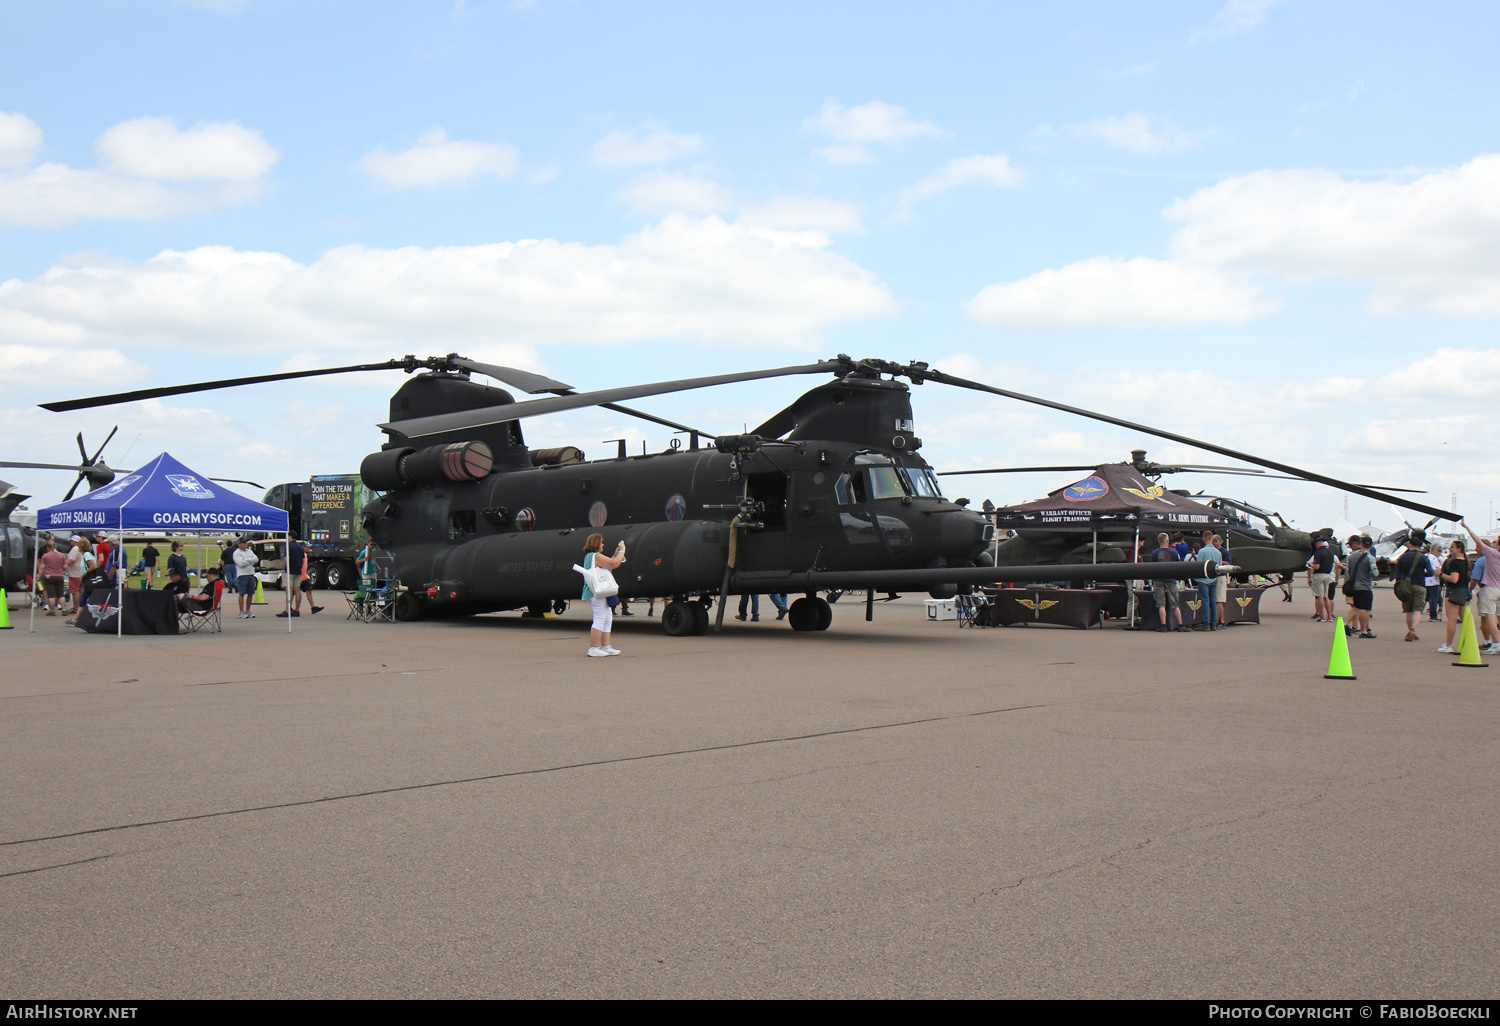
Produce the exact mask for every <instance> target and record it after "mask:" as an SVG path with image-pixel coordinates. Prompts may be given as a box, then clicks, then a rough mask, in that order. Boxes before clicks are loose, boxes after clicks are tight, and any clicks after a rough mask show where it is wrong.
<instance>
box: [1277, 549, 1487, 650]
mask: <svg viewBox="0 0 1500 1026" xmlns="http://www.w3.org/2000/svg"><path fill="white" fill-rule="evenodd" d="M1460 523H1462V522H1460ZM1462 526H1463V528H1464V530H1465V531H1467V532H1468V534H1469V537H1471V538H1472V539H1473V540H1474V546H1475V552H1476V553H1477V555H1478V559H1477V560H1476V561H1475V562H1474V563H1473V564H1472V565H1471V564H1470V562H1469V553H1468V548H1467V546H1466V545H1465V544H1464V541H1463V539H1461V538H1457V539H1454V540H1453V541H1452V542H1451V543H1449V545H1448V550H1447V552H1446V553H1444V551H1443V548H1442V546H1441V545H1436V544H1428V543H1427V538H1426V535H1425V534H1424V533H1423V532H1421V531H1411V532H1409V534H1408V537H1407V539H1406V542H1405V544H1404V545H1403V546H1402V550H1401V553H1400V555H1399V556H1398V557H1397V559H1396V562H1395V564H1394V566H1393V567H1392V569H1391V579H1392V592H1393V593H1394V594H1395V596H1396V599H1397V600H1398V601H1399V602H1400V603H1401V612H1402V616H1403V618H1404V620H1405V627H1406V634H1405V636H1404V637H1403V639H1402V640H1403V641H1407V642H1414V641H1420V640H1421V637H1420V636H1419V635H1418V634H1417V628H1418V627H1419V626H1420V624H1421V621H1422V614H1423V613H1424V611H1425V613H1426V614H1427V620H1428V622H1430V623H1435V624H1444V625H1445V628H1446V629H1445V633H1444V640H1443V644H1442V645H1440V646H1438V649H1437V650H1438V651H1439V652H1450V653H1451V652H1453V651H1455V648H1454V644H1455V641H1456V639H1457V637H1458V632H1459V630H1460V627H1461V625H1462V623H1463V618H1464V616H1465V615H1467V614H1468V612H1469V609H1470V607H1471V606H1472V607H1473V610H1474V614H1475V615H1477V616H1478V617H1479V620H1478V621H1477V622H1476V624H1475V628H1476V631H1475V633H1476V637H1477V639H1478V641H1479V644H1480V652H1482V653H1484V654H1486V655H1496V654H1500V624H1497V610H1496V606H1497V604H1500V553H1497V552H1496V544H1500V538H1497V539H1495V544H1491V543H1490V542H1486V541H1485V540H1484V539H1483V538H1481V537H1479V535H1477V534H1475V533H1474V531H1473V529H1472V528H1470V527H1469V525H1468V524H1466V523H1462ZM1346 547H1347V550H1348V551H1347V553H1346V555H1345V556H1344V558H1343V559H1338V558H1337V557H1335V555H1334V554H1333V551H1332V549H1331V548H1330V547H1329V545H1328V542H1327V540H1326V539H1322V538H1320V539H1318V540H1317V541H1316V542H1315V545H1314V548H1313V554H1312V558H1311V559H1309V560H1308V561H1307V583H1308V586H1309V587H1310V588H1311V590H1312V593H1313V602H1314V611H1313V615H1312V619H1313V620H1315V621H1318V622H1320V623H1331V622H1333V620H1334V619H1335V615H1334V596H1335V595H1336V594H1342V595H1343V596H1344V598H1345V599H1346V600H1347V604H1348V614H1349V615H1348V617H1347V619H1346V620H1345V626H1344V631H1345V633H1346V634H1348V635H1349V636H1350V637H1360V638H1374V637H1375V632H1374V630H1373V629H1371V626H1370V617H1371V615H1372V614H1373V612H1374V609H1375V579H1376V577H1377V576H1378V570H1377V566H1376V559H1375V553H1374V547H1375V543H1374V542H1373V541H1372V540H1371V539H1370V537H1369V536H1368V535H1357V534H1356V535H1350V536H1349V539H1348V541H1347V542H1346Z"/></svg>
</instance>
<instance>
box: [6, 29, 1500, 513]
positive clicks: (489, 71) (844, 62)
mask: <svg viewBox="0 0 1500 1026" xmlns="http://www.w3.org/2000/svg"><path fill="white" fill-rule="evenodd" d="M0 15H3V18H4V23H5V26H6V28H5V31H4V32H3V33H0V239H3V245H0V366H5V367H6V368H7V373H6V376H5V380H4V382H3V383H0V410H4V412H5V418H6V421H7V422H8V423H9V424H10V425H11V430H10V431H8V432H7V437H8V439H10V441H8V442H7V444H6V445H5V446H4V451H6V452H8V453H11V454H12V455H11V456H10V457H8V458H20V459H56V460H59V461H61V460H65V459H67V458H68V456H69V454H70V453H71V452H73V451H75V450H74V444H73V442H72V435H73V434H74V433H75V432H77V431H79V430H83V431H84V432H85V436H86V438H97V439H102V438H103V436H104V434H105V433H107V431H108V430H109V427H110V426H111V425H113V424H115V423H118V424H120V428H121V430H120V435H119V436H118V437H117V439H116V440H115V442H113V443H111V446H110V448H109V449H108V450H107V451H106V457H107V458H111V459H112V461H114V462H119V463H121V464H122V465H130V466H133V465H135V464H137V463H139V462H142V461H144V460H146V459H148V458H150V457H151V456H154V455H155V454H156V453H157V452H159V451H161V450H162V449H170V450H171V451H172V452H173V453H174V454H175V455H177V456H178V457H179V458H181V459H183V460H185V461H186V462H188V463H189V464H192V465H196V466H198V467H199V468H200V469H203V470H205V471H206V472H209V473H221V474H225V475H227V476H233V477H249V478H253V479H255V480H258V481H262V482H264V483H267V484H269V483H272V482H273V481H278V480H287V479H295V478H298V477H305V476H306V475H308V474H314V473H331V472H340V471H347V470H352V469H354V468H355V467H357V466H358V463H359V460H360V458H361V457H362V456H363V455H364V454H365V453H366V452H369V451H372V450H373V449H375V448H377V447H378V444H379V441H380V436H379V434H378V432H377V431H376V430H375V429H374V427H373V424H374V422H376V421H378V420H382V419H384V403H385V400H386V397H387V396H388V395H389V392H390V390H391V388H392V386H393V382H392V380H391V379H390V377H389V376H387V375H366V376H364V377H365V378H366V379H368V380H360V379H357V378H350V379H348V380H344V379H325V380H323V381H321V382H319V383H316V384H296V385H285V386H280V387H265V386H262V387H258V388H255V389H245V390H239V391H238V392H235V393H208V394H204V395H200V396H196V397H182V398H179V399H176V400H171V401H164V402H160V403H152V404H132V405H130V406H125V407H119V408H116V409H114V410H108V411H96V412H92V413H79V414H68V415H56V414H49V413H45V412H43V411H39V410H35V409H34V408H32V404H34V403H35V402H37V401H42V400H47V399H57V398H64V397H70V396H73V395H86V394H94V393H97V392H101V391H112V390H117V389H118V388H124V387H143V386H145V385H149V384H165V383H175V382H182V381H191V380H199V379H204V378H216V377H224V376H232V375H240V374H255V373H266V372H268V371H272V370H276V369H281V368H286V367H301V366H317V365H320V364H340V363H352V362H359V361H365V360H376V359H384V358H387V357H390V356H398V355H401V354H404V353H408V352H411V353H417V354H418V355H426V354H429V353H443V352H448V351H453V350H456V351H459V352H462V353H464V354H466V355H469V356H472V357H475V358H477V359H489V360H492V361H495V362H500V363H510V364H514V365H517V366H524V367H530V368H534V369H538V370H545V371H546V372H548V373H550V374H553V375H555V376H558V377H561V378H563V379H564V380H566V381H569V382H570V383H572V384H574V385H576V386H578V387H580V388H585V389H586V388H592V387H606V386H609V385H618V384H624V383H629V382H635V381H649V380H658V379H666V378H672V377H678V376H683V375H689V374H710V373H717V372H721V371H723V370H728V369H741V368H744V369H749V368H753V367H758V366H768V365H775V364H779V363H784V362H799V361H801V360H802V359H803V358H805V357H811V356H820V355H832V354H833V353H835V352H840V351H842V352H848V353H851V354H853V355H861V356H865V355H867V356H879V357H884V358H891V359H901V360H906V359H924V360H927V361H929V362H930V363H932V364H934V365H936V366H939V367H942V368H945V369H949V370H953V371H955V372H958V373H962V374H965V375H966V376H970V377H978V378H981V379H982V380H987V381H992V382H994V383H996V384H1000V385H1003V386H1006V387H1010V388H1014V389H1017V390H1020V391H1028V392H1033V393H1036V394H1041V395H1045V396H1048V397H1050V398H1055V399H1059V400H1061V401H1064V402H1069V403H1073V404H1076V405H1082V406H1091V407H1094V408H1097V409H1102V410H1104V411H1106V412H1109V413H1113V414H1116V415H1120V416H1124V417H1128V418H1132V419H1137V420H1140V421H1143V422H1146V423H1150V424H1156V425H1158V426H1161V427H1164V428H1168V429H1171V430H1175V431H1179V432H1182V433H1185V434H1188V435H1193V436H1198V437H1205V438H1210V439H1215V440H1218V441H1220V442H1221V443H1223V444H1227V445H1229V446H1231V447H1233V448H1238V449H1243V450H1247V451H1252V452H1259V453H1262V454H1264V455H1266V456H1268V457H1272V458H1275V459H1278V460H1282V461H1285V462H1288V463H1292V464H1295V465H1301V466H1305V467H1308V468H1310V469H1316V470H1320V471H1323V472H1325V473H1332V474H1335V475H1347V476H1348V477H1350V478H1352V479H1357V480H1364V481H1374V482H1375V483H1379V484H1390V485H1404V486H1407V487H1420V488H1427V489H1430V490H1431V493H1432V494H1431V495H1430V496H1429V501H1430V502H1431V503H1432V504H1433V505H1438V506H1443V507H1447V506H1448V505H1449V504H1450V500H1451V497H1452V496H1453V495H1454V494H1455V493H1456V494H1457V497H1458V503H1459V508H1460V509H1462V510H1463V511H1465V512H1466V513H1467V514H1468V515H1469V517H1470V520H1471V521H1472V522H1474V523H1475V524H1476V525H1477V524H1479V523H1481V522H1483V521H1485V520H1486V519H1487V518H1488V515H1489V504H1490V502H1491V501H1492V499H1493V498H1494V497H1495V496H1496V494H1497V493H1500V474H1497V473H1495V472H1494V471H1493V470H1492V469H1491V467H1493V459H1492V457H1491V456H1490V455H1489V449H1490V448H1492V447H1491V446H1488V439H1487V438H1486V437H1485V435H1486V429H1487V428H1490V427H1491V426H1492V425H1493V423H1494V410H1495V408H1496V404H1495V400H1496V398H1497V397H1500V350H1497V348H1496V346H1495V343H1494V340H1493V330H1494V326H1495V323H1496V318H1497V316H1500V205H1497V201H1496V200H1495V198H1494V197H1496V196H1497V195H1500V189H1497V186H1500V157H1496V156H1494V154H1495V151H1496V143H1495V138H1494V136H1495V131H1496V128H1495V126H1496V125H1497V124H1500V118H1497V116H1496V115H1497V112H1496V110H1495V106H1496V103H1497V99H1496V97H1497V95H1500V91H1497V89H1496V82H1495V73H1494V71H1493V67H1492V65H1493V60H1492V56H1491V54H1490V52H1489V51H1490V50H1491V49H1492V44H1493V41H1494V39H1496V38H1497V36H1500V33H1497V31H1496V30H1497V28H1500V25H1497V22H1500V12H1497V9H1496V8H1495V7H1494V6H1493V5H1480V4H1450V5H1446V6H1443V7H1440V8H1437V9H1429V8H1414V7H1411V6H1410V5H1397V4H1378V3H1377V4H1364V5H1360V6H1358V7H1357V8H1351V7H1350V6H1348V5H1341V4H1331V3H1315V2H1302V0H1280V2H1267V0H1229V2H1228V3H1223V2H1217V0H1215V2H1204V3H1188V2H1182V3H1160V4H1152V5H1145V7H1144V8H1142V9H1139V10H1136V9H1126V8H1121V7H1119V6H1118V5H1107V4H1074V5H1045V7H1043V6H1042V5H1031V4H1024V5H1023V4H1014V5H1003V4H998V3H986V4H957V3H955V4H942V5H926V6H922V7H913V6H911V5H886V6H880V5H870V4H818V5H805V4H797V5H792V4H784V5H777V4H768V3H762V4H756V5H742V6H730V5H703V4H670V3H653V4H649V5H631V4H622V3H612V4H594V3H581V2H573V3H560V2H550V0H536V2H533V3H504V2H494V3H489V2H482V0H468V2H462V3H453V2H445V3H428V4H422V3H400V4H378V3H359V4H354V3H339V2H305V3H298V2H292V0H244V2H233V0H217V2H210V0H199V2H188V0H183V2H178V3H145V2H141V3H106V2H93V3H66V2H46V3H43V2H17V0H0ZM802 384H805V383H799V382H798V381H796V380H789V381H782V382H768V383H756V384H746V385H742V386H736V387H734V388H730V389H723V390H717V391H714V392H708V393H688V394H683V395H677V396H670V397H662V398H660V399H658V400H653V401H651V402H650V403H643V404H642V405H643V406H644V407H645V408H648V409H651V410H652V411H654V412H658V413H660V414H663V415H666V416H672V417H674V418H679V419H683V420H687V421H689V422H692V423H701V424H702V425H703V426H705V427H710V428H718V429H722V430H726V431H727V430H732V429H738V428H739V427H740V426H741V425H742V424H745V423H750V424H754V423H755V422H757V421H758V420H759V419H760V418H761V417H763V416H765V415H767V414H769V413H771V412H774V411H775V410H776V409H779V408H780V407H781V406H783V405H786V404H787V403H788V402H790V401H791V399H792V398H793V397H794V396H795V395H796V394H797V392H798V390H799V387H800V385H802ZM914 403H915V407H916V413H917V416H918V428H919V433H920V434H922V435H923V437H924V438H925V439H926V440H927V447H926V449H925V450H924V453H925V455H926V456H927V458H928V459H929V461H931V462H932V463H934V464H935V465H937V466H939V468H940V469H960V468H966V467H981V466H992V465H1005V464H1011V465H1026V464H1036V463H1047V464H1051V463H1073V462H1080V463H1081V462H1088V461H1091V460H1108V459H1116V458H1124V457H1125V455H1126V454H1127V453H1128V451H1129V450H1130V449H1131V448H1137V447H1143V448H1146V449H1148V450H1150V452H1151V454H1152V456H1153V457H1156V458H1159V459H1164V460H1177V461H1184V462H1208V463H1218V462H1223V460H1222V459H1219V458H1216V457H1212V456H1210V455H1209V454H1206V453H1203V452H1201V451H1199V450H1193V449H1187V448H1182V447H1178V446H1174V445H1171V444H1168V443H1165V442H1162V443H1157V442H1154V441H1152V440H1151V439H1149V438H1146V437H1142V436H1139V435H1135V434H1132V433H1130V432H1126V431H1122V430H1118V429H1114V428H1108V427H1105V426H1103V425H1096V424H1092V423H1089V422H1084V421H1078V420H1072V419H1069V418H1066V417H1064V416H1061V415H1054V414H1046V413H1042V412H1041V411H1039V410H1030V409H1027V408H1024V407H1019V406H1016V405H1014V404H1007V403H1005V402H1003V401H1000V400H993V401H992V400H989V399H984V398H981V397H978V396H972V397H971V396H969V395H966V394H963V393H956V392H953V391H951V390H941V389H937V388H935V387H934V386H931V385H929V386H924V387H923V388H922V389H919V390H917V392H916V395H915V396H914ZM527 431H528V437H529V438H531V439H532V440H533V441H534V442H535V443H537V444H557V443H563V442H568V443H574V444H578V445H580V446H581V447H583V448H584V449H585V450H586V451H591V452H594V453H602V452H603V451H604V449H603V447H602V446H601V445H600V442H601V440H603V439H606V438H614V437H619V436H620V435H621V434H625V435H627V436H628V437H630V438H632V439H633V440H634V444H636V445H639V442H640V441H641V440H642V439H644V440H645V441H646V442H647V444H648V445H649V446H651V447H652V448H660V447H662V446H663V445H665V443H666V440H667V439H666V436H665V435H664V434H663V433H661V432H659V431H657V430H656V429H654V428H651V427H650V426H648V425H644V424H642V425H639V427H638V426H636V424H635V423H632V422H621V421H619V420H618V419H617V418H615V417H614V416H612V415H610V414H607V413H604V412H598V413H595V412H589V413H574V414H568V415H563V416H559V417H555V418H549V419H546V420H544V421H536V422H532V423H531V424H528V426H527ZM127 450H128V451H127ZM5 476H6V479H7V480H11V481H15V482H17V483H18V484H21V485H22V486H23V488H24V490H27V491H31V492H34V493H36V494H37V495H38V496H39V497H43V498H52V497H56V496H58V495H59V494H60V492H61V490H62V488H63V487H65V486H66V481H65V480H63V479H62V477H61V476H57V477H48V476H45V475H41V474H28V473H26V472H22V471H13V472H7V473H6V475H5ZM1064 476H1066V475H1064ZM1065 483H1067V482H1066V481H1064V480H1061V479H1059V478H1058V477H1057V476H1056V475H1052V476H1048V475H1037V476H1021V475H1010V476H1006V477H995V478H987V479H973V478H969V479H963V488H962V492H963V494H967V495H970V496H971V497H973V498H975V499H976V500H977V499H979V498H984V497H989V498H993V499H994V500H995V501H997V502H1013V501H1021V500H1024V499H1028V498H1034V497H1036V496H1038V495H1041V494H1043V493H1044V492H1046V491H1048V490H1049V489H1051V488H1055V487H1058V486H1060V485H1062V484H1065ZM1170 483H1171V484H1173V485H1177V486H1193V487H1209V488H1219V489H1221V490H1223V491H1224V492H1225V493H1227V494H1232V495H1236V496H1239V497H1242V498H1248V499H1250V500H1251V501H1254V502H1256V503H1258V504H1261V505H1265V506H1269V507H1272V508H1276V509H1280V510H1281V511H1283V512H1284V513H1286V514H1287V515H1289V516H1291V517H1294V518H1296V520H1297V522H1298V524H1299V526H1308V527H1311V526H1320V525H1321V524H1326V523H1330V522H1332V520H1333V519H1334V518H1335V517H1337V516H1339V515H1341V513H1342V503H1343V497H1342V495H1341V494H1340V493H1337V492H1332V491H1330V490H1327V489H1323V488H1320V487H1317V486H1311V485H1307V486H1304V485H1299V484H1292V483H1289V482H1256V481H1250V480H1247V479H1244V478H1234V479H1215V478H1208V477H1201V476H1200V477H1191V478H1190V477H1187V476H1185V475H1184V476H1180V477H1176V478H1172V479H1170ZM950 491H954V488H950ZM1350 518H1351V519H1352V520H1354V521H1355V522H1357V523H1363V522H1365V521H1367V520H1373V521H1375V522H1376V523H1381V524H1390V523H1392V522H1393V521H1394V516H1393V515H1392V514H1391V512H1390V511H1389V510H1388V509H1386V508H1385V507H1383V506H1382V505H1380V504H1378V503H1372V502H1367V501H1365V500H1363V499H1354V500H1352V501H1351V504H1350Z"/></svg>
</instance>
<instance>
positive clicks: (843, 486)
mask: <svg viewBox="0 0 1500 1026" xmlns="http://www.w3.org/2000/svg"><path fill="white" fill-rule="evenodd" d="M833 494H834V497H835V498H836V499H838V503H839V505H840V506H854V505H863V504H864V503H865V502H867V501H869V500H868V493H867V492H866V491H865V473H864V471H862V470H853V471H849V472H847V473H843V474H840V475H839V479H838V480H837V481H835V482H834V483H833Z"/></svg>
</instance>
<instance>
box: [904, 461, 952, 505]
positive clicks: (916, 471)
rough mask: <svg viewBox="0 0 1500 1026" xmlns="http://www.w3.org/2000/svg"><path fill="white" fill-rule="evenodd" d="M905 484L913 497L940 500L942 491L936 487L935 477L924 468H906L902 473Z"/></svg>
mask: <svg viewBox="0 0 1500 1026" xmlns="http://www.w3.org/2000/svg"><path fill="white" fill-rule="evenodd" d="M902 473H903V474H905V475H906V483H907V484H908V485H909V486H910V487H911V493H912V494H913V495H917V496H921V497H922V498H927V499H941V498H942V497H943V490H942V489H941V488H939V487H938V480H937V475H936V474H934V473H933V472H932V471H930V470H928V469H927V468H926V467H906V468H905V469H904V470H903V471H902Z"/></svg>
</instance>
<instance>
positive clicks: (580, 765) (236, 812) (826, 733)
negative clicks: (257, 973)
mask: <svg viewBox="0 0 1500 1026" xmlns="http://www.w3.org/2000/svg"><path fill="white" fill-rule="evenodd" d="M1045 708H1047V706H1046V704H1041V705H1016V706H1009V707H1007V708H1004V709H983V710H980V711H979V712H970V713H955V714H953V715H951V716H926V717H923V718H922V719H919V720H901V721H899V722H896V723H872V724H868V725H867V726H863V727H845V728H843V729H841V730H822V731H818V732H816V733H812V734H795V735H792V736H789V737H772V738H759V739H757V740H754V741H737V742H734V743H732V744H726V745H707V746H705V747H702V748H684V749H680V750H677V751H670V752H650V753H648V754H645V755H625V756H621V757H619V758H616V759H594V760H591V761H589V762H575V763H568V764H565V765H561V766H543V767H539V768H537V769H525V770H511V771H510V772H507V773H488V774H485V775H483V776H477V777H460V778H458V779H455V780H433V781H428V782H427V783H422V784H404V785H401V786H399V787H381V788H376V789H374V790H370V791H354V792H351V793H349V794H333V795H325V796H324V797H322V798H303V799H301V800H298V801H290V802H275V803H273V804H270V805H253V806H250V807H248V808H243V809H221V810H219V811H217V812H200V813H196V814H194V815H191V816H172V817H169V818H167V819H152V820H146V821H144V822H140V823H119V824H116V825H114V826H106V827H94V828H92V829H89V830H72V831H69V832H67V833H62V834H48V835H46V836H44V837H26V838H21V839H19V840H14V841H0V848H6V847H10V846H11V845H15V844H36V843H38V842H41V841H60V840H63V839H65V838H69V837H87V836H89V835H91V834H106V833H110V832H112V831H116V830H135V829H138V828H140V827H152V826H166V825H168V824H171V823H192V822H195V821H197V820H202V819H218V818H220V817H222V816H240V815H244V814H246V813H251V812H271V811H274V810H276V809H295V808H300V807H303V806H307V805H322V804H325V803H327V802H341V801H348V800H349V799H353V798H373V797H377V796H379V795H387V794H400V793H402V792H403V791H425V790H428V789H430V788H436V787H452V786H455V785H458V784H479V783H487V782H489V781H493V780H509V779H512V778H515V777H533V776H539V775H542V774H546V773H563V772H566V771H568V770H580V769H593V768H596V767H600V766H619V765H624V764H626V763H632V762H645V761H649V760H652V759H669V758H673V757H676V756H683V755H702V754H705V753H709V752H729V751H734V750H735V749H737V748H756V747H759V746H762V745H776V744H789V743H792V742H796V741H814V740H817V739H819V738H825V737H838V736H840V735H844V734H863V733H867V732H869V731H874V730H893V729H895V728H898V727H916V726H921V725H923V724H928V723H946V722H949V721H953V720H969V719H976V718H978V717H981V716H998V715H1001V714H1003V713H1011V712H1024V711H1026V710H1029V709H1045Z"/></svg>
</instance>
